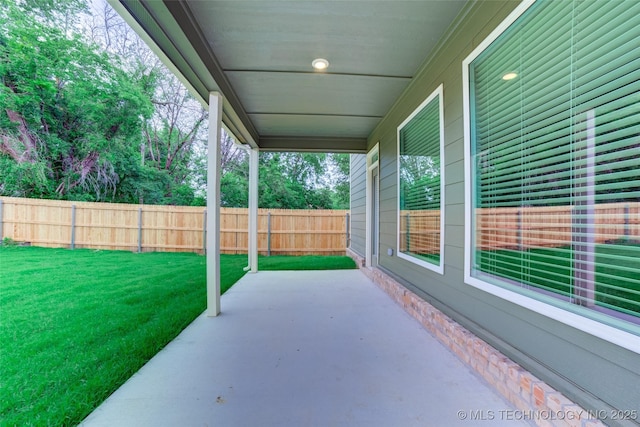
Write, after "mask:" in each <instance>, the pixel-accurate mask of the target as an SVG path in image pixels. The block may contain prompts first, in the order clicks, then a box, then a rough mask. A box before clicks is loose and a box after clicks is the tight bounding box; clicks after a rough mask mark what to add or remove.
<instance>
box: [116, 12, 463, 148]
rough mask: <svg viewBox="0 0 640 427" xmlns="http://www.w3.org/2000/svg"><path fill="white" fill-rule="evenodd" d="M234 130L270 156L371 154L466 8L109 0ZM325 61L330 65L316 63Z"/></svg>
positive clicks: (240, 139) (228, 127)
mask: <svg viewBox="0 0 640 427" xmlns="http://www.w3.org/2000/svg"><path fill="white" fill-rule="evenodd" d="M109 1H110V3H111V4H112V5H113V6H114V7H115V8H116V10H117V11H118V12H119V13H120V14H121V15H122V16H123V17H124V18H125V19H126V20H127V21H128V23H129V24H130V25H131V26H132V27H133V28H134V29H136V31H137V32H138V33H139V34H140V35H141V36H142V37H143V38H144V39H145V41H146V42H147V43H148V44H149V45H150V46H151V47H152V48H153V49H154V50H155V51H156V53H158V55H159V56H160V57H161V58H162V59H163V60H164V61H165V63H167V65H169V67H170V68H171V69H172V71H174V72H175V73H176V74H177V75H178V76H180V77H181V78H182V79H183V81H184V83H185V84H186V85H187V87H189V89H190V90H191V91H192V93H193V94H194V95H195V96H197V97H198V98H199V99H200V100H201V101H202V102H203V103H206V102H207V100H208V97H209V93H210V92H219V93H221V94H222V95H223V97H224V103H223V115H222V116H223V117H222V121H223V124H224V125H225V126H226V127H227V129H228V130H230V131H231V132H232V133H233V134H234V136H235V137H236V139H237V140H238V142H240V143H242V144H249V145H250V146H252V147H253V148H259V149H260V150H267V151H333V152H354V153H357V152H365V151H366V148H367V147H366V145H367V137H368V136H369V135H370V134H371V132H372V131H373V130H374V129H375V127H376V126H377V125H378V123H379V122H380V120H381V119H382V117H383V116H384V115H385V114H386V113H387V112H388V111H389V110H390V108H391V107H392V106H393V104H394V103H395V101H396V100H397V99H398V97H399V96H400V95H401V94H402V93H403V91H404V90H406V88H407V86H408V85H409V83H410V82H411V79H412V78H413V77H414V76H415V75H416V73H417V72H418V70H419V69H420V67H421V65H422V64H423V63H424V62H425V61H427V60H428V58H429V57H430V55H431V54H433V53H434V50H436V49H437V47H438V45H439V41H440V40H441V39H442V38H443V37H445V36H446V35H447V33H448V32H449V31H451V30H452V27H453V26H454V23H455V22H457V21H456V17H457V16H458V15H460V14H462V13H463V11H464V10H467V8H465V5H466V4H467V1H466V0H446V1H444V0H443V1H435V0H410V1H396V0H387V1H365V0H356V1H311V0H297V1H267V0H265V1H248V0H235V1H216V0H206V1H205V0H164V1H162V0H142V1H137V0H109ZM316 58H325V59H327V60H328V61H329V67H328V68H327V69H326V70H325V71H322V72H319V71H315V70H314V69H313V68H312V66H311V63H312V61H313V60H314V59H316Z"/></svg>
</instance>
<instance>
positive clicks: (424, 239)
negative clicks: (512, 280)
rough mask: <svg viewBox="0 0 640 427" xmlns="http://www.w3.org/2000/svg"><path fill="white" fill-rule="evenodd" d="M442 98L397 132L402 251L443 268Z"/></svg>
mask: <svg viewBox="0 0 640 427" xmlns="http://www.w3.org/2000/svg"><path fill="white" fill-rule="evenodd" d="M441 125H442V124H441V123H440V99H439V95H438V96H435V97H434V98H433V99H431V100H430V101H428V102H427V104H426V105H423V106H421V107H419V110H418V111H416V112H414V114H413V116H412V117H411V118H410V119H409V120H407V121H406V122H405V123H404V124H403V125H402V126H401V127H400V128H399V129H398V152H399V153H398V154H399V155H398V172H399V208H400V209H399V218H398V223H399V233H398V235H399V245H398V247H399V251H400V252H401V253H404V254H409V255H411V256H412V257H416V258H418V259H420V260H422V261H426V262H428V263H431V264H437V265H439V264H440V247H441V238H442V236H441V235H440V234H441V233H440V230H441V212H440V209H441V199H442V197H441V196H442V195H441V194H440V188H441V185H440V184H441V183H440V179H441V174H440V155H441V152H440V144H441V141H440V135H441Z"/></svg>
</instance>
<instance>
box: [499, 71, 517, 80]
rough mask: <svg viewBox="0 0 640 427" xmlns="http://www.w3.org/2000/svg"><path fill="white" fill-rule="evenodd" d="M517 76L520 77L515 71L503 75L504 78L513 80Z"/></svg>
mask: <svg viewBox="0 0 640 427" xmlns="http://www.w3.org/2000/svg"><path fill="white" fill-rule="evenodd" d="M516 77H518V74H517V73H513V72H512V73H507V74H505V75H504V76H502V80H513V79H515V78H516Z"/></svg>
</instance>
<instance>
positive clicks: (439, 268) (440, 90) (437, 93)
mask: <svg viewBox="0 0 640 427" xmlns="http://www.w3.org/2000/svg"><path fill="white" fill-rule="evenodd" d="M443 95H444V85H443V84H440V85H439V86H438V87H437V88H436V89H435V90H434V91H433V92H432V93H431V94H430V95H429V96H428V97H427V99H425V100H424V101H423V102H422V103H421V104H420V105H419V106H418V107H417V108H416V109H415V110H413V112H412V113H411V114H410V115H409V117H407V118H406V119H405V120H404V121H403V122H402V123H401V124H400V125H399V126H398V128H397V130H396V140H397V146H396V149H397V151H396V152H397V153H398V156H397V162H396V168H397V171H398V173H397V182H396V184H397V188H398V195H397V206H396V209H397V229H396V245H397V246H396V248H398V249H397V251H396V252H397V255H398V258H401V259H404V260H407V261H409V262H412V263H414V264H417V265H419V266H420V267H424V268H427V269H429V270H431V271H435V272H436V273H439V274H444V229H445V227H444V207H445V203H444V190H445V185H444V100H443ZM436 97H438V111H439V122H440V123H439V127H440V254H439V255H440V258H439V261H440V262H439V264H433V263H430V262H427V261H424V260H421V259H419V258H416V257H414V256H411V255H408V254H405V253H404V252H401V251H400V130H401V129H402V128H403V127H405V126H406V125H407V124H408V123H409V122H410V121H411V120H412V119H413V118H414V117H415V116H416V115H417V114H418V113H420V111H422V109H423V108H424V107H426V106H427V105H428V104H429V103H430V102H431V101H433V100H434V99H435V98H436Z"/></svg>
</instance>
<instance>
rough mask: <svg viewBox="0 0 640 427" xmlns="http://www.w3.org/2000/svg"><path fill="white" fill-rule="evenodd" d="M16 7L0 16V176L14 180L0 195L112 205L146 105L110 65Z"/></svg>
mask: <svg viewBox="0 0 640 427" xmlns="http://www.w3.org/2000/svg"><path fill="white" fill-rule="evenodd" d="M41 3H43V4H47V2H41ZM59 3H60V2H51V4H59ZM21 6H22V4H21V3H17V4H8V5H6V7H5V8H4V9H3V10H2V12H1V13H0V19H1V21H2V26H1V27H2V28H1V30H0V58H1V61H0V76H1V78H2V83H3V84H2V86H1V88H0V105H1V106H2V111H1V112H0V138H1V139H0V156H2V158H3V159H2V161H1V162H0V167H2V169H1V170H0V173H1V174H2V176H13V173H15V172H20V173H19V174H18V176H17V179H15V178H14V179H10V180H7V181H5V180H3V183H2V185H0V192H2V194H10V195H16V196H27V197H50V198H66V199H82V200H108V199H112V198H113V196H114V195H115V194H116V192H117V185H118V183H119V181H120V175H121V174H126V171H122V170H118V169H116V167H115V165H118V164H122V162H119V161H118V160H119V158H120V157H123V156H125V157H126V156H132V155H133V156H135V154H136V150H134V149H133V147H136V146H137V145H138V144H139V140H140V136H141V130H142V124H143V123H144V120H145V119H146V118H147V117H149V116H150V115H151V113H152V108H151V104H150V102H149V101H148V98H146V97H145V95H144V93H143V92H142V91H141V90H140V88H139V87H138V86H137V85H135V83H134V82H132V81H131V80H130V79H129V77H128V76H127V75H126V73H124V72H123V71H122V69H120V68H119V67H118V66H117V65H116V62H115V59H114V58H111V57H109V56H108V55H107V54H104V53H97V52H96V49H95V47H94V46H90V45H88V44H86V43H85V42H84V41H83V40H82V39H81V38H80V37H79V36H78V35H76V34H73V33H65V32H63V31H62V29H60V28H59V26H56V25H54V23H52V22H49V21H47V19H43V18H42V16H45V17H46V16H47V14H44V15H38V16H36V15H35V14H34V9H29V8H23V7H21ZM38 10H39V9H38ZM11 160H12V161H13V162H14V163H12V162H11Z"/></svg>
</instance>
